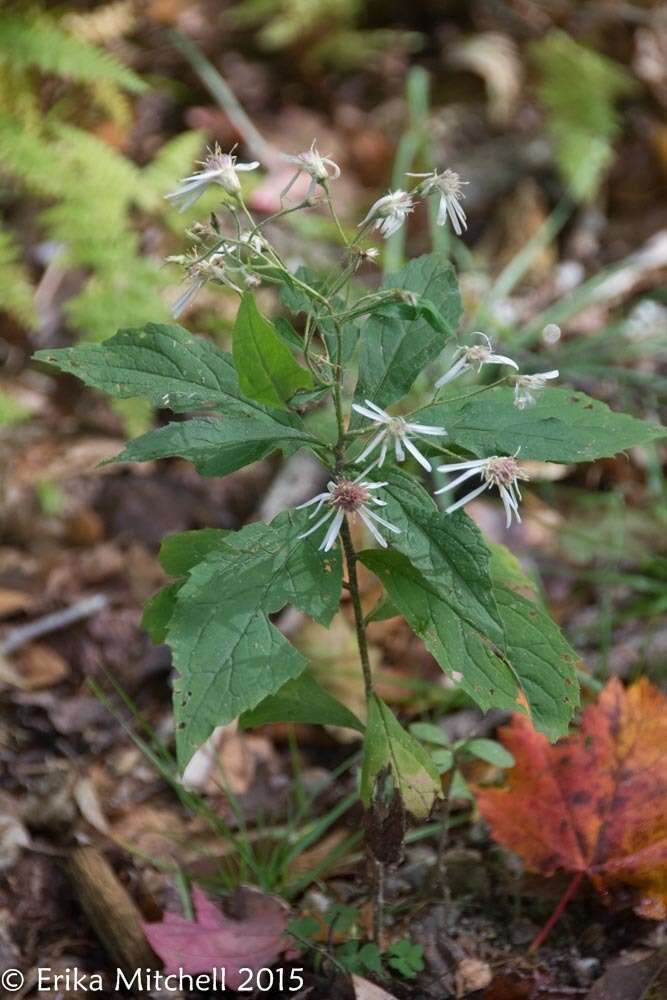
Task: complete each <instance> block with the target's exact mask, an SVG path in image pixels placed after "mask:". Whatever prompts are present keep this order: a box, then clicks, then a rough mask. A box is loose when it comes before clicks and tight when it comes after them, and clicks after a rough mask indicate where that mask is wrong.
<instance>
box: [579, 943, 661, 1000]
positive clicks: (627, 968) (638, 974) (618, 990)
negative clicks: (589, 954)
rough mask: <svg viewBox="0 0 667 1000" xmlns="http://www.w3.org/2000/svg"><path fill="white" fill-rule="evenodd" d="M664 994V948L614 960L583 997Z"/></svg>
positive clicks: (633, 999) (614, 999)
mask: <svg viewBox="0 0 667 1000" xmlns="http://www.w3.org/2000/svg"><path fill="white" fill-rule="evenodd" d="M665 995H667V948H661V949H660V950H659V951H656V952H655V953H654V954H653V955H649V957H648V958H644V959H642V961H641V962H630V963H627V964H626V963H623V962H613V963H612V964H611V966H610V967H609V968H608V969H607V971H606V972H605V974H604V976H602V978H601V979H598V981H597V982H596V983H594V984H593V987H592V989H591V991H590V993H589V994H588V995H587V997H586V1000H651V998H652V997H655V1000H657V998H658V997H661V996H662V997H664V996H665Z"/></svg>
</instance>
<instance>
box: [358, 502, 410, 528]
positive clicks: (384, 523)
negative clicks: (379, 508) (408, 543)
mask: <svg viewBox="0 0 667 1000" xmlns="http://www.w3.org/2000/svg"><path fill="white" fill-rule="evenodd" d="M361 509H362V510H363V512H364V513H365V514H367V515H368V516H369V517H372V518H373V520H374V521H377V523H378V524H381V525H382V527H383V528H386V529H387V531H393V533H394V534H395V535H400V533H401V529H400V528H397V527H396V525H395V524H390V523H389V521H385V519H384V518H383V517H380V515H379V514H376V513H375V511H373V510H369V509H368V507H362V508H361Z"/></svg>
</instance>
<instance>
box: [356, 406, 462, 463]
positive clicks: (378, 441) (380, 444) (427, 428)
mask: <svg viewBox="0 0 667 1000" xmlns="http://www.w3.org/2000/svg"><path fill="white" fill-rule="evenodd" d="M364 402H365V403H366V405H365V406H361V405H360V404H359V403H353V404H352V409H353V410H356V411H357V413H360V414H361V415H362V416H363V417H368V419H369V420H372V421H373V423H374V424H375V427H374V430H376V431H377V433H376V434H375V435H374V437H372V438H371V440H370V441H369V442H368V444H367V445H366V447H365V448H364V450H363V451H362V453H361V455H359V458H357V460H356V461H357V462H363V461H365V459H367V458H368V456H369V455H370V454H371V452H373V451H375V449H376V448H380V458H379V460H378V463H377V464H378V465H382V463H383V462H384V460H385V458H386V456H387V449H388V447H389V443H390V441H391V439H392V438H393V441H394V453H395V455H396V461H397V462H404V461H405V451H404V450H403V446H404V445H405V447H406V448H407V450H408V451H409V452H410V454H411V455H412V456H413V457H414V458H416V459H417V461H418V462H419V464H420V465H421V466H423V467H424V468H425V469H426V471H427V472H430V471H431V463H430V462H429V460H428V459H427V458H425V457H424V455H422V453H421V452H420V450H419V448H418V447H417V445H416V444H415V443H414V442H413V441H411V440H410V438H409V437H408V435H409V434H436V435H440V434H446V433H447V431H446V430H445V429H444V427H432V426H431V425H430V424H414V423H412V422H411V421H409V420H404V419H403V417H392V416H391V415H390V414H389V413H387V411H386V410H383V409H381V408H380V407H379V406H376V405H375V403H371V401H370V399H366V400H364Z"/></svg>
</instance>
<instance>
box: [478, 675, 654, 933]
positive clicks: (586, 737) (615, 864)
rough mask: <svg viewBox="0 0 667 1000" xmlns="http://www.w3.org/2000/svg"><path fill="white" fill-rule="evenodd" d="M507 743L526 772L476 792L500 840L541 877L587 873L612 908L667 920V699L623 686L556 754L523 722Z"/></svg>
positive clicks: (509, 729)
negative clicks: (627, 905)
mask: <svg viewBox="0 0 667 1000" xmlns="http://www.w3.org/2000/svg"><path fill="white" fill-rule="evenodd" d="M500 735H501V739H502V742H503V743H504V745H505V746H506V747H507V749H508V750H509V751H510V752H511V753H512V754H513V756H514V758H515V760H516V767H514V768H513V769H512V770H511V771H510V772H509V774H508V783H507V786H506V787H505V788H477V789H476V795H477V804H478V806H479V810H480V812H481V814H482V816H484V818H485V819H486V820H487V821H488V823H489V824H490V826H491V833H492V835H493V837H494V839H495V840H497V841H499V843H501V844H502V845H503V846H504V847H507V848H509V849H510V850H512V851H514V852H515V853H516V854H518V855H519V856H520V857H521V858H522V859H523V861H524V862H525V864H526V867H528V868H530V869H531V870H532V871H536V872H539V873H540V874H542V875H552V874H553V873H554V872H555V871H556V870H557V869H562V870H564V871H569V872H574V873H577V874H578V876H579V879H581V877H583V876H584V875H587V876H588V877H589V878H590V879H591V881H592V882H593V885H594V886H595V888H596V889H597V890H598V891H599V892H600V893H601V894H602V896H603V898H604V899H605V900H606V901H607V902H612V901H619V902H631V903H632V905H633V906H634V908H635V911H636V912H637V913H639V914H640V915H641V916H643V917H650V918H652V919H654V920H662V919H664V917H665V916H667V805H666V804H667V697H666V696H665V695H664V694H662V692H660V691H659V690H658V689H657V688H656V687H654V685H652V684H651V683H650V682H649V681H648V680H646V678H642V680H640V681H639V682H638V683H637V684H634V685H633V686H632V687H630V688H628V689H627V690H626V689H625V688H624V687H623V685H622V684H621V682H620V681H618V680H616V679H614V680H611V681H610V682H609V683H608V684H607V686H606V687H605V689H604V691H603V692H602V694H601V695H600V697H599V699H598V701H597V703H596V704H595V705H591V706H589V707H588V708H587V709H586V710H585V712H584V713H583V717H582V724H581V729H580V731H579V732H578V733H577V734H576V735H574V736H571V737H569V738H567V739H564V740H561V741H560V742H559V743H557V744H556V745H555V746H552V745H550V744H549V742H548V741H547V739H546V737H545V736H543V735H542V734H541V733H538V732H536V731H535V730H534V729H533V727H532V726H531V724H530V722H528V721H527V720H526V719H525V718H524V717H523V716H519V715H516V716H514V717H513V719H512V723H511V725H509V726H506V727H505V728H503V729H501V731H500ZM576 884H577V885H578V881H577V883H576ZM575 888H576V886H575Z"/></svg>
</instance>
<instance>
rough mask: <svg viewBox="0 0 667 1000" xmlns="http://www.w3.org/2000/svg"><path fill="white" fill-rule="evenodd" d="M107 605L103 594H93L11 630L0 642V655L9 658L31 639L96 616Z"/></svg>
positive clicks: (106, 599)
mask: <svg viewBox="0 0 667 1000" xmlns="http://www.w3.org/2000/svg"><path fill="white" fill-rule="evenodd" d="M108 603H109V599H108V597H105V596H104V594H94V595H93V596H92V597H84V598H83V600H81V601H77V603H76V604H72V605H71V607H69V608H63V610H62V611H54V612H53V614H51V615H44V617H43V618H37V619H36V621H34V622H29V624H28V625H21V626H20V627H19V628H15V629H12V631H11V632H10V633H9V634H8V635H7V636H5V638H4V639H3V640H2V642H0V655H1V656H9V654H10V653H14V652H15V651H16V650H17V649H20V647H21V646H25V645H26V643H28V642H32V640H33V639H39V637H40V636H42V635H48V634H49V633H50V632H57V630H58V629H61V628H65V626H67V625H73V624H74V622H78V621H81V620H82V619H83V618H90V616H91V615H96V614H97V612H98V611H102V610H103V609H104V608H106V606H107V604H108Z"/></svg>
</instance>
